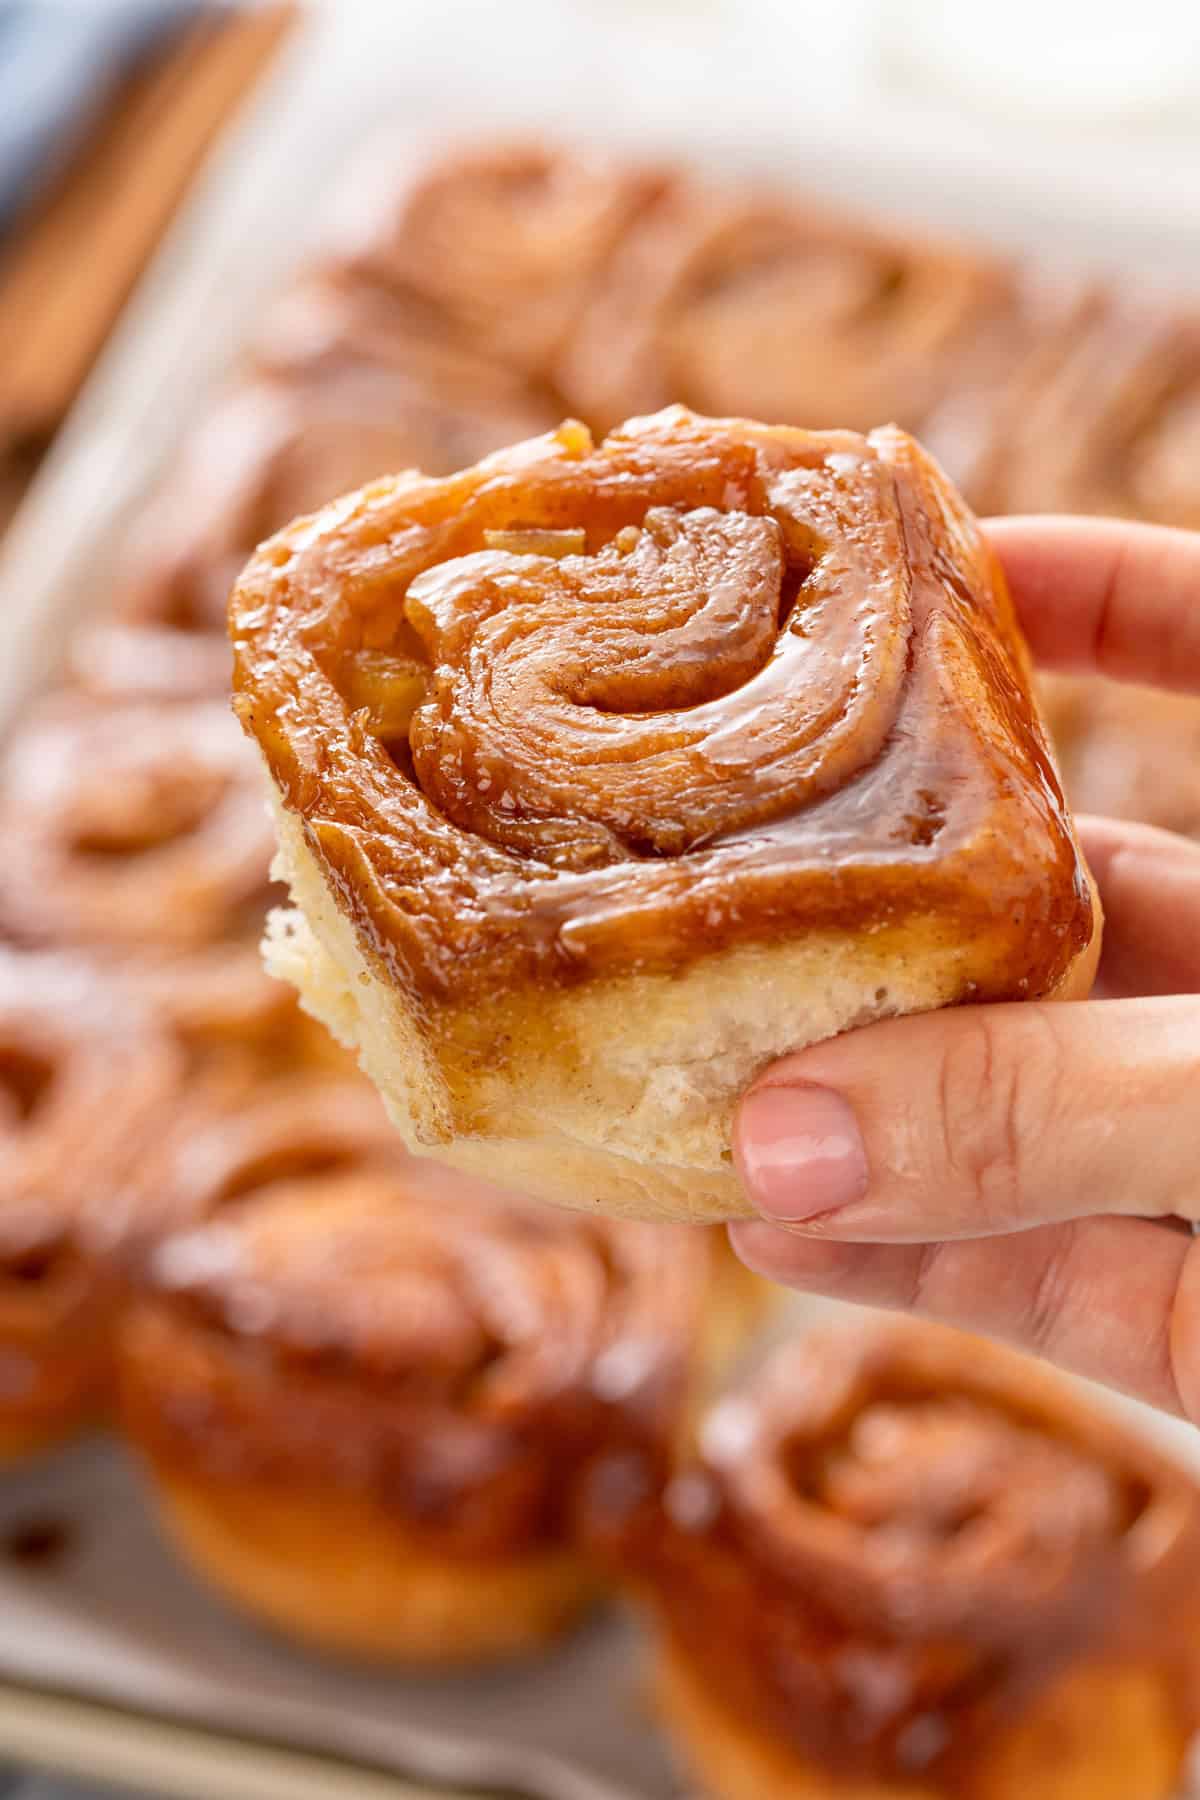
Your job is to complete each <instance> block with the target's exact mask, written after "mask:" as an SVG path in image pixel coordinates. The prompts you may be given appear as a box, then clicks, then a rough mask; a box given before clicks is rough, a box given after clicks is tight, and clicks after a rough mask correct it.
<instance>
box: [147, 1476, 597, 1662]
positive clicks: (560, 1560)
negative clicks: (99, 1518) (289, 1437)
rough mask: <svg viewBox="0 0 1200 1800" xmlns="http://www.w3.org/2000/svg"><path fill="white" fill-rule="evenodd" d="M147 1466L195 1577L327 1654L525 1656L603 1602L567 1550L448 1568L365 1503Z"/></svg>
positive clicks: (411, 1658)
mask: <svg viewBox="0 0 1200 1800" xmlns="http://www.w3.org/2000/svg"><path fill="white" fill-rule="evenodd" d="M150 1466H151V1472H152V1474H153V1476H154V1481H155V1486H156V1488H157V1492H158V1497H159V1500H160V1503H161V1506H162V1510H163V1516H164V1520H165V1523H166V1526H167V1529H168V1531H169V1532H170V1534H171V1536H172V1537H173V1538H174V1539H175V1541H176V1543H177V1544H178V1546H179V1548H180V1549H181V1550H182V1552H183V1554H184V1556H185V1557H186V1558H187V1559H188V1561H189V1562H190V1563H191V1564H192V1566H193V1567H194V1568H195V1569H196V1570H197V1571H198V1572H199V1573H200V1574H201V1575H203V1576H204V1577H205V1578H206V1579H207V1580H208V1581H209V1582H211V1584H212V1585H213V1586H214V1587H216V1588H217V1589H219V1590H220V1591H221V1592H222V1593H223V1594H225V1595H227V1596H228V1598H229V1599H230V1600H232V1601H233V1602H234V1603H235V1604H236V1605H237V1606H239V1607H240V1608H241V1609H242V1610H243V1611H245V1612H247V1613H249V1614H251V1615H252V1616H253V1617H254V1618H257V1619H259V1620H261V1621H262V1622H263V1623H264V1624H266V1625H269V1626H271V1627H272V1628H273V1629H274V1630H275V1631H277V1632H279V1633H280V1634H281V1635H282V1636H285V1637H288V1638H295V1639H298V1640H299V1641H300V1642H302V1643H306V1644H310V1645H312V1646H314V1647H315V1648H317V1649H323V1650H330V1651H335V1652H337V1653H339V1654H341V1655H349V1656H353V1657H356V1658H361V1659H362V1660H364V1661H369V1662H380V1663H396V1664H412V1665H414V1666H417V1667H440V1666H443V1665H449V1664H462V1663H473V1662H490V1661H493V1660H499V1659H503V1658H507V1657H514V1656H522V1655H528V1654H530V1653H531V1652H533V1651H535V1650H538V1649H540V1648H541V1647H542V1646H544V1645H545V1644H547V1643H549V1642H551V1641H552V1640H553V1639H554V1638H556V1637H557V1636H559V1634H560V1633H561V1632H563V1631H564V1630H566V1628H567V1627H568V1626H569V1625H571V1624H573V1623H574V1622H575V1620H576V1619H577V1618H578V1617H579V1616H580V1615H581V1614H582V1613H583V1612H584V1611H585V1610H586V1609H587V1607H588V1606H589V1605H590V1604H591V1602H592V1601H593V1599H594V1598H595V1596H596V1583H595V1579H594V1577H593V1576H592V1574H591V1572H590V1570H589V1569H588V1567H587V1566H586V1564H584V1563H583V1562H582V1561H581V1559H580V1558H579V1557H577V1556H575V1555H574V1554H572V1553H570V1552H568V1551H566V1550H562V1549H559V1548H554V1549H551V1550H546V1551H543V1552H540V1553H537V1554H534V1555H521V1556H512V1557H498V1558H494V1559H490V1560H488V1561H486V1562H485V1561H478V1562H474V1561H468V1560H466V1559H456V1560H450V1559H446V1558H442V1557H439V1556H437V1555H435V1554H433V1553H431V1552H430V1551H429V1550H427V1549H426V1548H424V1547H423V1546H422V1545H420V1544H419V1543H416V1542H414V1541H413V1540H412V1539H411V1537H409V1536H408V1535H407V1534H406V1533H405V1531H404V1529H403V1526H402V1525H400V1524H399V1523H398V1522H397V1521H396V1520H395V1519H394V1518H392V1517H390V1516H388V1515H387V1514H385V1513H384V1512H382V1511H381V1510H379V1509H377V1508H375V1507H373V1506H372V1505H371V1504H370V1503H369V1502H367V1501H365V1500H361V1499H358V1498H352V1497H350V1496H347V1495H342V1494H338V1493H337V1492H333V1491H331V1492H324V1493H320V1494H317V1493H304V1492H296V1491H284V1490H283V1489H282V1488H279V1487H266V1486H258V1485H255V1484H253V1483H249V1482H238V1483H236V1484H235V1483H233V1482H229V1481H206V1480H204V1479H203V1478H202V1477H198V1476H194V1475H190V1474H185V1473H183V1472H181V1471H180V1470H178V1469H176V1468H167V1467H165V1466H163V1465H162V1464H161V1463H156V1462H155V1461H154V1460H153V1459H152V1460H151V1465H150Z"/></svg>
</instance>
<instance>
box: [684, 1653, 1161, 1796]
mask: <svg viewBox="0 0 1200 1800" xmlns="http://www.w3.org/2000/svg"><path fill="white" fill-rule="evenodd" d="M655 1687H656V1696H657V1700H658V1707H659V1710H660V1712H661V1714H662V1718H663V1722H664V1724H665V1725H666V1727H667V1729H668V1731H669V1733H670V1735H671V1738H672V1740H673V1741H674V1743H675V1745H676V1748H677V1749H678V1751H679V1753H680V1755H681V1756H682V1758H683V1760H684V1761H685V1762H686V1763H687V1765H688V1767H689V1769H690V1770H691V1771H692V1773H693V1774H694V1775H695V1777H696V1779H697V1781H698V1782H699V1783H700V1785H701V1786H702V1788H703V1790H704V1792H705V1794H707V1795H711V1796H712V1800H766V1796H767V1795H769V1796H770V1800H946V1795H947V1793H948V1790H947V1789H946V1788H944V1787H943V1786H940V1785H937V1786H929V1785H927V1784H925V1783H922V1782H920V1781H917V1782H896V1783H892V1782H884V1783H883V1784H880V1783H879V1782H878V1781H870V1780H865V1779H862V1778H854V1777H851V1776H847V1775H844V1774H838V1773H837V1772H836V1771H833V1770H829V1771H826V1770H824V1769H822V1768H821V1767H820V1766H819V1765H818V1764H816V1763H814V1762H811V1761H808V1760H806V1759H805V1758H804V1757H802V1756H801V1755H799V1754H798V1752H796V1751H794V1750H793V1749H792V1748H791V1746H790V1745H783V1744H780V1743H778V1742H776V1741H774V1740H772V1739H771V1738H769V1737H768V1736H767V1735H766V1734H765V1733H764V1732H762V1731H761V1730H759V1729H757V1728H755V1727H753V1726H750V1725H746V1724H744V1723H743V1722H742V1721H741V1720H738V1719H735V1718H734V1717H733V1716H732V1715H731V1713H730V1712H729V1711H728V1709H727V1708H726V1707H724V1706H723V1705H722V1704H721V1703H720V1702H719V1701H717V1700H715V1699H714V1697H713V1696H712V1695H711V1693H709V1692H708V1691H706V1689H705V1687H704V1685H703V1684H702V1683H701V1682H700V1681H699V1680H697V1678H696V1677H695V1676H694V1674H693V1673H692V1670H691V1669H690V1667H689V1666H688V1664H687V1662H686V1660H685V1658H684V1657H683V1656H682V1655H681V1654H680V1653H679V1652H677V1651H674V1650H672V1649H671V1648H670V1647H666V1648H664V1649H663V1651H662V1653H661V1658H660V1662H659V1667H658V1673H657V1680H656V1684H655ZM1186 1753H1187V1740H1186V1736H1185V1734H1184V1733H1183V1732H1182V1731H1181V1730H1180V1727H1179V1724H1178V1722H1177V1720H1176V1719H1175V1717H1174V1715H1173V1713H1172V1710H1171V1707H1170V1705H1169V1702H1168V1699H1167V1696H1166V1694H1165V1692H1164V1690H1163V1687H1162V1684H1161V1683H1160V1682H1159V1680H1158V1679H1157V1678H1156V1676H1155V1674H1154V1671H1153V1670H1152V1669H1149V1668H1140V1667H1136V1666H1134V1665H1132V1664H1129V1665H1121V1664H1109V1665H1102V1664H1089V1665H1085V1666H1083V1667H1081V1668H1078V1669H1075V1670H1072V1671H1070V1672H1069V1673H1068V1674H1067V1675H1065V1676H1063V1677H1062V1678H1061V1679H1060V1680H1059V1681H1057V1682H1056V1683H1055V1684H1054V1685H1053V1686H1052V1687H1051V1688H1049V1689H1048V1690H1047V1691H1046V1693H1045V1694H1044V1695H1042V1696H1041V1698H1040V1699H1039V1700H1038V1702H1037V1703H1036V1704H1034V1705H1033V1706H1031V1707H1030V1709H1029V1711H1028V1712H1027V1713H1026V1714H1025V1715H1024V1717H1023V1718H1021V1719H1020V1720H1019V1721H1018V1722H1017V1723H1016V1724H1014V1725H1012V1726H1010V1727H1009V1728H1008V1729H1007V1730H1006V1731H1004V1732H1002V1733H1000V1734H999V1735H998V1737H997V1738H996V1740H995V1742H994V1743H993V1744H992V1745H991V1746H989V1747H988V1749H987V1750H986V1751H985V1752H983V1753H982V1754H980V1755H979V1756H978V1757H977V1758H976V1759H975V1761H974V1762H973V1763H972V1765H971V1767H970V1770H969V1773H968V1774H967V1775H966V1778H965V1784H964V1781H963V1779H962V1778H961V1776H960V1779H959V1780H958V1782H957V1783H956V1785H955V1786H954V1789H953V1793H954V1795H955V1797H956V1800H1168V1797H1169V1796H1170V1795H1171V1794H1173V1793H1174V1792H1175V1786H1176V1783H1177V1781H1178V1779H1179V1774H1180V1770H1181V1767H1182V1765H1183V1761H1184V1758H1185V1756H1186Z"/></svg>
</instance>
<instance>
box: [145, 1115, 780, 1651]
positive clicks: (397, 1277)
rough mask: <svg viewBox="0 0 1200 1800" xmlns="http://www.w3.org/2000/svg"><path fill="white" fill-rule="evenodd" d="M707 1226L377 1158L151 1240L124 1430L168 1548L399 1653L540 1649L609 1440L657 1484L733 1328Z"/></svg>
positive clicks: (581, 1586)
mask: <svg viewBox="0 0 1200 1800" xmlns="http://www.w3.org/2000/svg"><path fill="white" fill-rule="evenodd" d="M729 1274H730V1271H729V1267H728V1264H727V1262H726V1260H725V1257H724V1255H723V1254H722V1252H721V1251H720V1250H719V1249H718V1246H717V1245H716V1244H715V1242H714V1240H713V1238H712V1237H710V1236H709V1235H708V1234H705V1233H702V1232H696V1231H689V1230H687V1229H685V1228H669V1227H659V1226H641V1225H632V1224H625V1225H610V1224H608V1223H606V1222H604V1221H591V1220H588V1221H585V1220H583V1219H576V1218H570V1217H569V1216H568V1215H565V1214H558V1213H553V1212H547V1211H543V1210H540V1209H538V1208H536V1207H534V1206H530V1205H526V1204H524V1203H521V1202H516V1201H513V1202H506V1201H504V1200H502V1199H498V1198H497V1197H496V1196H494V1195H493V1194H491V1193H489V1192H487V1191H484V1190H480V1189H476V1188H469V1187H467V1186H466V1185H465V1184H464V1183H463V1182H462V1180H461V1179H460V1178H451V1177H448V1176H446V1175H445V1174H439V1173H437V1172H431V1171H430V1170H429V1169H428V1167H426V1168H421V1167H419V1166H418V1165H415V1164H411V1163H407V1162H405V1161H404V1160H403V1159H402V1158H399V1157H398V1156H397V1155H396V1154H395V1152H394V1151H393V1154H392V1156H391V1158H390V1160H389V1159H387V1158H379V1157H376V1158H374V1159H363V1160H362V1161H361V1162H359V1163H357V1164H350V1165H347V1164H345V1163H337V1162H335V1161H331V1162H330V1163H329V1164H328V1165H327V1166H325V1167H323V1168H322V1167H319V1166H317V1167H314V1168H313V1169H312V1170H311V1171H309V1172H308V1174H307V1175H295V1174H292V1175H289V1172H288V1170H287V1167H286V1159H284V1162H283V1163H282V1164H281V1165H280V1166H279V1167H276V1168H273V1169H272V1170H271V1171H270V1178H269V1179H264V1180H262V1181H261V1182H260V1184H259V1185H258V1186H256V1187H255V1189H254V1190H253V1191H243V1192H242V1193H241V1194H240V1195H239V1196H238V1197H237V1198H235V1199H233V1200H232V1201H229V1202H227V1203H226V1204H225V1205H224V1206H223V1207H222V1208H221V1210H220V1212H219V1214H218V1215H217V1216H216V1217H215V1218H214V1219H212V1220H211V1221H210V1222H209V1223H207V1224H205V1225H202V1226H200V1227H199V1228H198V1229H193V1230H191V1231H183V1232H177V1233H176V1234H174V1235H170V1236H168V1237H167V1238H166V1239H165V1240H163V1241H162V1242H160V1244H159V1246H158V1248H157V1250H156V1251H155V1252H154V1254H153V1255H152V1257H151V1258H150V1260H149V1262H148V1264H147V1266H146V1268H145V1272H144V1277H143V1283H142V1288H141V1292H140V1295H139V1297H138V1299H137V1301H136V1303H135V1304H134V1305H133V1307H132V1308H131V1310H130V1311H129V1313H128V1315H127V1317H126V1321H125V1325H124V1329H123V1334H122V1340H121V1391H122V1400H123V1405H122V1417H123V1422H124V1425H125V1429H126V1431H127V1433H128V1435H129V1437H130V1438H131V1440H132V1441H133V1442H134V1443H135V1444H136V1445H137V1446H138V1447H139V1449H140V1450H141V1451H142V1453H143V1455H144V1457H145V1458H146V1460H147V1463H148V1466H149V1468H150V1470H151V1472H152V1476H153V1480H154V1484H155V1486H156V1488H157V1491H158V1494H159V1496H160V1498H161V1500H162V1503H163V1506H164V1509H165V1516H166V1519H167V1522H168V1525H169V1526H170V1528H171V1530H172V1532H173V1534H174V1536H175V1537H176V1539H177V1541H178V1542H179V1543H180V1545H181V1547H182V1548H183V1550H184V1552H185V1554H187V1555H188V1556H189V1557H190V1559H191V1560H192V1562H193V1563H194V1564H195V1566H196V1567H197V1569H199V1570H200V1571H202V1572H203V1573H204V1574H205V1575H207V1576H208V1577H209V1578H210V1579H211V1580H212V1581H213V1582H214V1583H215V1584H216V1585H217V1586H218V1587H219V1588H221V1589H222V1590H224V1591H225V1592H226V1593H227V1594H228V1595H229V1596H230V1597H231V1598H232V1599H233V1600H235V1601H236V1602H237V1603H239V1604H240V1605H241V1606H242V1607H244V1608H245V1609H246V1610H247V1611H248V1612H250V1613H251V1614H253V1615H255V1616H257V1617H259V1618H261V1619H262V1620H263V1621H265V1622H266V1623H268V1624H270V1625H272V1626H274V1627H275V1628H276V1629H278V1630H280V1631H282V1632H284V1633H286V1634H288V1635H293V1636H297V1637H299V1638H301V1639H304V1640H307V1641H309V1642H311V1643H313V1644H315V1645H320V1646H324V1647H327V1648H330V1649H337V1650H341V1651H343V1652H348V1653H351V1654H354V1655H358V1656H363V1657H368V1658H374V1659H381V1660H388V1661H396V1662H400V1663H414V1664H441V1663H461V1662H474V1661H481V1660H489V1659H492V1658H497V1657H507V1656H511V1655H514V1654H518V1653H522V1652H527V1651H530V1650H534V1649H536V1648H538V1647H539V1646H540V1645H542V1644H543V1643H545V1642H546V1641H548V1640H549V1639H550V1638H552V1637H553V1636H554V1635H556V1634H557V1633H558V1632H559V1631H561V1630H562V1629H563V1628H564V1627H565V1626H566V1625H568V1624H569V1623H571V1622H572V1621H573V1620H574V1619H575V1618H576V1617H577V1616H578V1615H579V1614H580V1612H581V1611H582V1610H583V1609H584V1608H585V1607H586V1606H587V1605H588V1603H589V1601H590V1600H591V1599H592V1598H593V1597H594V1595H595V1593H596V1588H597V1583H596V1578H595V1576H594V1574H593V1572H592V1569H591V1567H590V1565H589V1564H588V1562H587V1560H586V1559H585V1558H584V1557H582V1556H581V1555H580V1554H579V1553H578V1551H577V1550H576V1549H575V1548H574V1546H573V1544H572V1542H571V1539H570V1533H569V1524H570V1517H571V1496H572V1494H573V1492H574V1487H575V1484H576V1482H577V1481H578V1479H579V1478H580V1476H581V1473H582V1471H583V1470H584V1469H585V1468H586V1467H587V1466H589V1464H590V1462H591V1461H592V1460H593V1459H594V1458H595V1457H596V1456H598V1455H599V1454H601V1453H602V1452H605V1451H608V1450H611V1449H612V1447H613V1446H619V1447H620V1450H621V1454H622V1456H623V1458H624V1459H625V1460H626V1461H627V1462H630V1463H632V1464H634V1465H636V1466H637V1467H638V1468H640V1469H643V1470H645V1471H646V1472H647V1479H655V1480H661V1479H662V1478H663V1472H664V1471H665V1469H666V1468H667V1467H668V1466H669V1465H670V1462H671V1460H672V1458H673V1457H674V1456H675V1455H676V1454H677V1453H679V1452H680V1451H681V1450H682V1447H683V1443H684V1439H685V1436H686V1433H687V1430H688V1427H689V1423H690V1420H691V1417H692V1414H693V1411H694V1408H695V1406H696V1404H697V1402H698V1400H699V1398H700V1396H701V1393H702V1391H703V1389H704V1387H705V1385H706V1383H707V1381H708V1379H709V1378H710V1377H711V1375H712V1373H713V1367H712V1364H713V1360H714V1358H717V1357H723V1356H724V1355H727V1354H728V1352H729V1350H730V1348H731V1347H732V1345H733V1344H734V1343H736V1341H737V1339H738V1338H739V1336H740V1335H741V1334H742V1332H744V1329H745V1325H746V1322H747V1316H748V1315H746V1314H745V1312H744V1310H743V1309H744V1307H745V1303H746V1297H747V1290H746V1289H745V1287H744V1286H739V1285H737V1284H732V1285H731V1284H730V1282H729V1279H728V1277H729Z"/></svg>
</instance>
